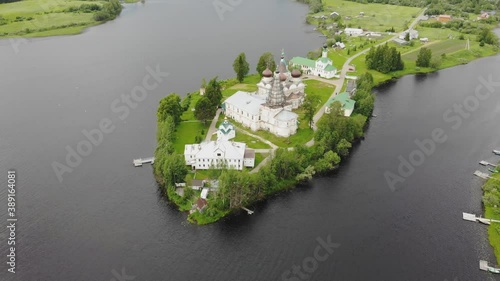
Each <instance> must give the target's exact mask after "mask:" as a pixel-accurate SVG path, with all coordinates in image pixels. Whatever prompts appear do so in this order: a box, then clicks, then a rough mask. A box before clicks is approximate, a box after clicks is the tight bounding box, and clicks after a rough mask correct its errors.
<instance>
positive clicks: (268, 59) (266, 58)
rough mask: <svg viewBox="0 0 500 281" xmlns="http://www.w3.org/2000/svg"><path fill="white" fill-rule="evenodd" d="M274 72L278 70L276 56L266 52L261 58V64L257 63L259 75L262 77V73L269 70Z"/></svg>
mask: <svg viewBox="0 0 500 281" xmlns="http://www.w3.org/2000/svg"><path fill="white" fill-rule="evenodd" d="M268 67H269V69H270V70H271V71H272V72H274V71H275V70H276V62H275V61H274V56H273V54H272V53H270V52H265V53H264V54H262V56H260V58H259V62H258V63H257V68H256V70H257V73H259V74H260V75H261V76H262V72H263V71H264V70H265V69H266V68H268Z"/></svg>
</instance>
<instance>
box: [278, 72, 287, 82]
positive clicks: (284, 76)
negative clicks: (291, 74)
mask: <svg viewBox="0 0 500 281" xmlns="http://www.w3.org/2000/svg"><path fill="white" fill-rule="evenodd" d="M286 78H288V77H287V76H286V74H285V73H283V72H282V73H280V81H286Z"/></svg>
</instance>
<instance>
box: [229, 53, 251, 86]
mask: <svg viewBox="0 0 500 281" xmlns="http://www.w3.org/2000/svg"><path fill="white" fill-rule="evenodd" d="M233 69H234V72H236V79H238V81H239V82H240V83H241V82H243V79H245V76H246V75H247V74H248V72H249V71H250V66H249V64H248V62H247V58H246V55H245V53H241V54H239V55H238V56H237V57H236V59H235V60H234V63H233Z"/></svg>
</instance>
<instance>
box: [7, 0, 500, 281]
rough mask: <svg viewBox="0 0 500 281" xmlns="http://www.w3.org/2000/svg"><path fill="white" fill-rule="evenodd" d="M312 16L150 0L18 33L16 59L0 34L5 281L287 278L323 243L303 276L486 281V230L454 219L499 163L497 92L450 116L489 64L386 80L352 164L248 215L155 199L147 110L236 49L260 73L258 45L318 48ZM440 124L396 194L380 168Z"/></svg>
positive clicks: (471, 205) (250, 6)
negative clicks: (326, 246) (105, 127)
mask: <svg viewBox="0 0 500 281" xmlns="http://www.w3.org/2000/svg"><path fill="white" fill-rule="evenodd" d="M222 2H224V3H227V2H226V1H222ZM306 12H307V7H305V6H304V5H301V4H297V3H294V2H291V1H288V0H276V1H266V0H253V1H242V2H241V4H239V6H237V7H234V10H233V11H232V12H227V13H225V14H224V19H223V20H221V19H220V18H219V17H218V15H217V13H216V11H215V10H214V8H213V3H212V2H211V1H200V0H195V1H181V0H174V1H166V0H165V1H151V2H147V3H146V4H144V5H143V4H134V5H128V6H127V8H126V9H125V10H124V12H123V14H122V16H120V18H119V19H117V20H116V21H113V22H110V23H107V24H105V25H102V26H98V27H95V28H91V29H89V30H88V31H87V32H85V33H84V34H82V35H78V36H70V37H59V38H44V39H33V40H29V41H28V42H26V43H23V44H20V45H19V47H18V52H17V53H16V52H14V49H13V48H12V46H11V43H10V41H9V40H2V41H0V63H1V67H0V85H1V87H0V96H1V102H0V128H1V133H0V172H1V174H0V179H1V184H0V185H1V186H2V189H1V190H0V200H1V202H2V203H1V204H0V206H4V207H2V208H3V210H4V211H2V212H0V220H2V221H4V222H5V221H6V206H5V203H6V188H4V187H5V186H6V174H7V170H8V169H10V168H14V169H17V174H18V187H17V190H18V200H19V201H18V211H17V215H18V218H19V221H18V229H17V239H18V247H17V256H18V265H17V266H18V267H17V273H16V275H15V276H13V275H12V274H7V273H6V264H5V261H6V257H5V255H6V253H7V245H6V244H7V243H6V242H4V241H6V236H7V232H6V231H5V228H4V227H2V228H0V241H2V242H1V244H0V250H1V253H2V256H3V257H4V259H5V260H2V261H1V262H0V264H1V266H0V269H1V272H0V280H23V281H24V280H29V281H31V280H44V281H45V280H54V281H58V280H63V281H66V280H82V281H89V280H106V281H107V280H113V278H115V280H122V279H119V278H118V277H117V276H116V274H117V273H119V272H122V270H124V272H126V274H127V275H129V276H135V278H134V279H133V280H147V281H149V280H151V281H156V280H281V275H282V273H283V272H285V271H286V270H292V269H293V266H294V265H295V264H297V265H302V264H303V261H305V260H306V261H310V260H311V259H307V257H311V256H314V250H315V248H316V247H317V245H319V244H318V242H317V239H323V240H328V238H327V237H328V236H329V237H330V238H331V241H332V242H335V243H338V244H340V247H338V248H336V249H335V250H334V252H333V253H332V254H331V255H329V256H328V258H327V259H326V260H325V261H322V262H320V263H319V264H318V267H317V268H316V269H314V270H313V272H312V274H309V275H310V276H308V277H309V280H436V281H438V280H439V281H441V280H445V279H447V280H454V278H457V280H488V279H490V278H492V277H491V275H489V274H486V273H482V272H480V271H479V270H478V261H479V259H487V260H489V261H494V260H495V259H494V256H493V254H492V250H491V248H490V246H489V244H488V241H487V234H486V228H485V227H484V226H482V225H478V224H473V223H466V222H464V221H462V219H461V213H462V212H463V211H466V212H473V213H476V214H480V213H481V190H480V185H481V180H479V179H477V178H475V177H473V175H472V172H474V170H476V169H477V168H478V164H477V162H478V161H479V160H491V161H497V160H498V158H496V159H495V158H494V157H493V154H492V153H491V150H492V149H493V148H495V147H496V148H500V130H499V127H498V124H500V97H499V94H498V93H499V91H500V87H498V86H497V87H496V88H494V93H493V94H491V95H490V97H489V98H488V99H487V100H484V101H480V103H479V105H478V109H477V110H475V111H473V112H471V113H470V117H468V118H462V119H463V123H462V124H461V125H460V126H459V128H457V129H453V128H452V125H454V123H447V122H446V121H445V120H443V114H444V113H445V112H446V111H447V110H448V109H453V104H455V103H456V104H461V103H463V102H464V101H465V100H467V101H469V100H470V98H467V97H468V96H471V95H473V93H474V91H475V89H476V86H477V85H478V84H479V83H480V82H479V80H478V78H479V77H484V78H485V79H487V77H488V76H489V75H492V77H493V81H495V80H498V77H499V76H500V68H499V62H500V60H499V59H498V58H486V59H481V60H478V61H476V62H473V63H470V64H468V65H464V66H459V67H456V68H453V69H448V70H444V71H440V72H439V73H436V74H432V75H428V76H426V77H417V76H408V77H404V78H402V79H400V80H399V81H397V82H395V83H391V84H389V85H386V86H384V87H381V88H379V89H378V90H377V92H378V93H377V102H376V109H375V114H377V115H378V117H377V118H374V119H372V121H371V124H370V127H369V129H368V131H367V135H366V140H364V141H362V142H361V144H360V145H359V146H357V147H356V148H355V149H354V151H353V152H352V157H351V158H350V159H349V161H347V162H346V163H345V164H344V165H343V166H342V168H341V169H340V170H339V171H338V172H337V173H335V174H334V175H331V176H329V177H323V178H318V179H315V180H314V181H313V182H312V183H311V184H310V185H309V186H307V187H301V188H297V189H295V190H294V191H292V192H288V193H285V194H281V195H279V196H277V197H275V198H272V199H271V200H269V201H267V202H265V203H262V204H260V205H258V206H254V207H253V208H254V209H255V214H254V215H252V216H247V215H240V216H235V217H231V218H228V219H225V220H223V221H221V222H219V223H216V224H213V225H209V226H204V227H198V226H194V225H190V224H187V223H186V222H185V221H186V215H185V214H183V213H179V212H178V211H176V210H175V208H173V207H172V206H170V205H169V204H168V203H167V202H166V200H165V198H164V197H163V196H162V195H161V194H160V192H159V191H158V188H157V185H156V183H155V180H154V178H153V176H152V173H151V167H150V166H144V167H142V168H134V167H133V166H132V163H131V161H132V159H133V158H137V157H147V156H151V155H152V154H153V151H154V148H155V134H156V124H155V119H156V116H155V113H156V108H157V104H158V101H159V99H161V98H162V97H163V96H165V95H166V94H168V93H169V92H177V93H179V94H182V95H183V94H185V93H186V92H189V91H193V90H195V89H196V88H197V87H198V86H199V85H200V81H201V79H202V78H203V77H207V78H210V77H211V76H215V75H219V76H220V77H222V78H228V77H231V76H233V71H232V67H231V65H232V61H233V60H234V58H235V56H236V55H237V54H238V53H239V52H242V51H244V52H246V53H247V57H248V58H249V60H250V61H251V65H252V66H251V67H252V69H253V68H255V63H256V61H257V59H258V56H259V55H260V54H261V53H263V52H265V51H272V52H274V53H275V54H276V55H278V54H279V52H280V51H281V48H285V50H286V52H287V55H288V56H289V58H290V57H292V56H296V55H304V54H305V53H306V52H307V51H308V50H310V49H313V48H315V47H317V46H319V45H320V44H321V43H322V38H320V37H318V35H317V34H316V33H313V32H312V28H311V27H310V26H306V25H304V24H303V19H304V17H305V13H306ZM157 65H159V67H160V69H161V71H163V72H168V73H169V74H170V75H169V76H168V77H167V78H165V79H163V82H162V83H160V84H159V85H158V86H157V87H156V88H155V89H152V90H150V91H148V94H147V97H146V98H145V100H144V101H141V102H138V103H137V105H135V104H134V107H135V108H131V107H130V106H125V105H126V103H125V101H122V100H121V96H122V95H129V94H130V92H131V91H132V89H134V87H136V86H140V85H142V80H143V77H145V76H146V75H147V74H148V71H147V70H146V67H147V66H150V67H151V68H153V69H154V68H156V66H157ZM483 91H484V89H483ZM112 104H115V106H125V107H128V109H129V114H128V115H127V116H126V117H125V118H123V117H124V115H122V114H124V111H117V110H116V108H115V110H113V109H112V108H111V105H112ZM450 116H456V114H452V115H450ZM120 117H122V118H121V119H120ZM103 118H109V119H110V120H111V122H112V125H113V126H114V131H113V132H112V133H109V134H104V136H103V140H102V142H101V143H99V145H98V146H97V147H96V146H93V147H92V151H91V152H90V154H89V155H88V156H85V157H83V159H82V161H81V163H80V164H78V165H76V167H75V168H74V169H73V171H72V172H71V173H66V174H64V175H63V181H62V183H61V182H59V181H58V179H57V177H56V175H55V173H54V171H53V168H52V164H53V163H54V161H57V162H59V163H62V164H64V163H65V162H66V160H65V157H66V155H67V151H66V147H67V146H70V147H71V148H72V149H76V147H77V144H78V143H80V142H81V141H83V140H85V137H84V136H83V134H82V130H92V129H96V128H98V127H99V122H100V121H101V120H102V119H103ZM122 119H123V120H122ZM435 128H442V129H443V131H444V132H445V133H446V135H447V137H448V139H447V141H446V142H445V143H443V144H438V145H437V148H436V150H435V152H434V153H433V154H432V155H430V156H428V157H426V159H425V162H424V164H422V165H421V166H419V167H416V169H415V172H414V173H413V174H412V175H411V176H410V177H408V178H407V179H406V181H405V182H404V183H402V184H398V185H397V187H398V191H397V192H392V191H391V189H390V188H389V187H388V185H387V183H386V180H385V179H384V172H386V171H393V172H397V167H398V164H399V160H398V156H399V155H402V156H403V157H404V158H406V159H408V156H409V155H410V153H411V152H412V151H414V150H415V149H417V146H416V145H415V143H414V141H415V140H416V139H419V140H423V139H425V138H430V137H431V136H432V135H431V132H432V131H433V130H434V129H435ZM290 277H291V276H290ZM303 277H305V275H303ZM123 280H132V279H123ZM290 280H298V279H290Z"/></svg>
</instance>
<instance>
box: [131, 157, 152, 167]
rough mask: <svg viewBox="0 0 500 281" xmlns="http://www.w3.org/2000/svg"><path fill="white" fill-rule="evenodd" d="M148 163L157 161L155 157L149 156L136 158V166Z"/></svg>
mask: <svg viewBox="0 0 500 281" xmlns="http://www.w3.org/2000/svg"><path fill="white" fill-rule="evenodd" d="M147 163H151V164H154V163H155V158H154V157H148V158H139V159H134V166H136V167H141V166H142V164H147Z"/></svg>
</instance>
